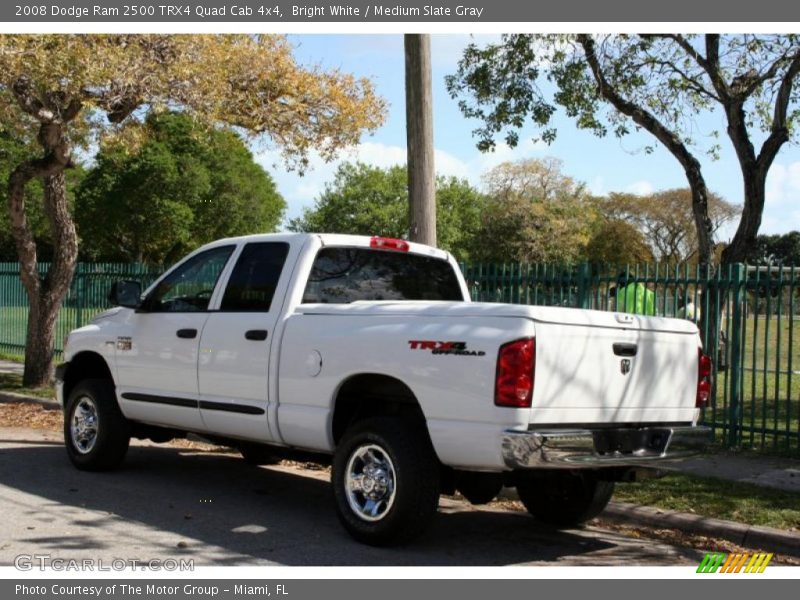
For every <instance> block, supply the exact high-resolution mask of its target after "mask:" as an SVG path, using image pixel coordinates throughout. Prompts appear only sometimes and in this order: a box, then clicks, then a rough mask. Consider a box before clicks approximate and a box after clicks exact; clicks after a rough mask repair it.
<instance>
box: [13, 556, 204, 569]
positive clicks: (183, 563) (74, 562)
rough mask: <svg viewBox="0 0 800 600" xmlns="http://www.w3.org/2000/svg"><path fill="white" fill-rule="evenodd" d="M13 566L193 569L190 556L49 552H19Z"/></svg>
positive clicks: (40, 567) (37, 567) (32, 567)
mask: <svg viewBox="0 0 800 600" xmlns="http://www.w3.org/2000/svg"><path fill="white" fill-rule="evenodd" d="M14 567H16V568H17V569H18V570H20V571H34V570H40V571H44V570H52V571H77V572H80V571H126V570H129V569H133V570H140V571H194V559H192V558H164V559H161V558H148V559H138V558H112V559H110V560H108V559H106V560H103V559H102V558H58V557H54V556H51V555H50V554H19V555H17V556H15V557H14Z"/></svg>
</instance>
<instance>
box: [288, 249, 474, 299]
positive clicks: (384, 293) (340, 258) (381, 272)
mask: <svg viewBox="0 0 800 600" xmlns="http://www.w3.org/2000/svg"><path fill="white" fill-rule="evenodd" d="M357 300H455V301H461V300H464V296H463V295H462V293H461V287H460V286H459V284H458V279H457V278H456V274H455V273H454V272H453V267H452V266H451V265H450V263H448V262H447V261H445V260H441V259H438V258H431V257H428V256H421V255H419V254H407V253H405V252H393V251H385V250H373V249H367V248H322V249H321V250H320V251H319V252H318V253H317V257H316V259H314V266H313V267H312V269H311V275H310V276H309V278H308V284H307V285H306V290H305V294H303V302H304V303H306V304H308V303H318V302H320V303H328V304H347V303H349V302H356V301H357Z"/></svg>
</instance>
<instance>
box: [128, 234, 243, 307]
mask: <svg viewBox="0 0 800 600" xmlns="http://www.w3.org/2000/svg"><path fill="white" fill-rule="evenodd" d="M239 246H240V245H237V244H224V245H221V246H214V247H213V248H206V249H204V250H196V251H195V252H192V253H191V254H188V255H187V256H185V257H184V258H183V260H181V261H180V262H179V263H177V264H175V265H174V266H173V267H172V268H171V269H169V270H167V271H165V272H164V274H163V275H161V277H159V278H158V279H156V280H155V281H154V282H153V284H152V285H151V286H150V287H149V288H148V289H147V290H146V291H145V294H144V301H143V303H142V306H143V307H146V306H147V305H148V303H149V302H150V299H151V297H152V296H153V294H155V292H156V290H158V287H159V286H160V285H161V283H162V282H163V281H164V280H165V279H167V278H168V277H170V276H171V275H172V274H173V273H175V272H176V271H178V270H179V269H181V268H183V267H184V266H185V265H186V263H188V262H189V261H190V260H192V259H194V258H195V257H197V256H200V255H202V254H205V253H207V252H212V251H214V250H219V249H221V248H232V250H231V253H230V254H229V255H228V259H227V262H226V263H225V266H224V267H223V269H222V271H220V274H219V276H218V277H217V282H216V284H215V285H214V291H213V293H212V294H211V298H210V299H209V302H208V306H207V307H206V309H205V310H202V311H199V310H198V311H160V310H156V311H151V310H149V309H148V308H143V309H137V312H146V313H150V312H152V313H153V314H170V313H172V314H179V313H208V312H214V306H215V305H214V301H215V299H216V298H217V296H218V294H219V292H220V289H221V288H220V284H221V283H222V280H223V276H224V275H225V274H226V272H228V270H229V268H230V267H231V264H232V261H231V259H232V258H233V257H234V256H237V255H238V253H239V252H240V250H241V248H240V247H239ZM222 289H224V288H222Z"/></svg>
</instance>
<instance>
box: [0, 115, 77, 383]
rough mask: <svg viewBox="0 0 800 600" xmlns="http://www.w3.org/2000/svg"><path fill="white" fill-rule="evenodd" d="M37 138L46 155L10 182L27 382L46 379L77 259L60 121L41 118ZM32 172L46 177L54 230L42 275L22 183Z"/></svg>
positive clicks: (67, 163)
mask: <svg viewBox="0 0 800 600" xmlns="http://www.w3.org/2000/svg"><path fill="white" fill-rule="evenodd" d="M38 140H39V143H40V144H41V146H42V147H43V149H44V151H45V156H44V157H43V158H40V159H32V160H28V161H26V162H24V163H22V164H20V165H18V166H17V168H15V169H14V171H13V172H12V173H11V176H10V177H9V181H8V209H9V217H10V221H11V231H12V234H13V235H14V241H15V242H16V246H17V254H18V255H19V262H20V279H21V280H22V283H23V285H24V286H25V291H26V292H27V294H28V302H29V306H30V310H29V313H28V329H27V335H26V345H25V371H24V374H23V376H22V380H23V384H24V385H26V386H30V387H40V386H44V385H47V384H48V383H50V380H51V376H52V359H53V348H54V343H55V325H56V319H57V318H58V312H59V310H60V308H61V303H62V302H63V300H64V297H65V296H66V295H67V292H68V291H69V287H70V284H71V283H72V276H73V274H74V272H75V264H76V262H77V259H78V236H77V234H76V232H75V224H74V223H73V221H72V217H71V216H70V214H69V207H68V206H67V189H66V177H65V175H64V170H65V169H66V168H67V167H69V166H70V165H71V153H70V146H69V141H68V140H67V137H66V135H65V134H64V130H63V123H58V122H47V123H42V125H41V127H40V130H39V136H38ZM36 177H39V178H41V179H42V181H43V182H44V198H43V205H44V214H45V216H46V217H47V220H48V223H49V225H50V230H51V232H52V235H53V261H52V263H51V265H50V270H49V271H48V272H47V275H45V276H44V277H42V276H41V273H40V272H39V267H38V259H37V249H36V242H35V240H34V237H33V232H32V231H31V228H30V224H29V223H28V220H27V217H26V214H25V186H26V185H27V184H28V182H29V181H30V180H31V179H34V178H36Z"/></svg>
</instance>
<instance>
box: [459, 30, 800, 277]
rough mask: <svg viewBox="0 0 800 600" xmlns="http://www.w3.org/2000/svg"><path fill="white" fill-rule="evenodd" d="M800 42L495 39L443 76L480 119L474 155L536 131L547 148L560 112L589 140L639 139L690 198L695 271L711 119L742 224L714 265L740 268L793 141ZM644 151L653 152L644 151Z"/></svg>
mask: <svg viewBox="0 0 800 600" xmlns="http://www.w3.org/2000/svg"><path fill="white" fill-rule="evenodd" d="M798 73H800V37H798V36H797V35H794V34H790V35H752V34H742V35H725V36H721V35H718V34H707V35H705V36H697V35H682V34H663V35H662V34H647V35H645V34H640V35H627V34H623V35H620V34H615V35H596V36H593V35H585V34H582V35H542V34H514V35H505V36H503V39H502V42H501V43H499V44H489V45H487V46H485V47H478V46H477V45H476V44H472V45H470V46H469V47H468V48H467V49H466V50H465V52H464V55H463V58H462V60H461V61H460V63H459V68H458V71H457V73H456V74H454V75H452V76H450V77H448V79H447V85H448V89H449V90H450V93H451V95H453V96H454V97H457V98H459V99H460V100H459V105H460V107H461V110H462V112H463V113H464V114H465V115H466V116H468V117H471V118H476V119H478V120H480V121H481V126H480V127H479V128H478V129H476V130H475V134H476V136H477V137H478V147H479V148H481V149H483V150H488V149H491V148H492V147H493V146H494V144H495V143H496V137H497V136H499V135H504V137H505V141H506V142H507V143H508V144H509V145H510V146H512V147H513V146H515V145H516V144H517V143H518V141H519V135H520V134H519V130H520V129H521V128H522V127H523V126H524V125H525V124H526V123H532V124H533V125H534V126H535V127H536V128H537V131H538V134H537V135H538V136H539V137H541V138H542V139H544V140H545V141H548V142H549V141H552V140H553V139H554V138H555V136H556V130H555V127H554V126H553V123H552V117H553V115H554V114H555V112H556V111H557V110H558V109H559V107H560V108H561V109H563V110H564V112H565V113H566V115H567V116H568V117H570V118H573V119H574V120H575V122H576V124H577V126H578V127H579V128H581V129H587V130H589V131H591V132H593V133H594V134H596V135H599V136H604V135H607V134H608V133H609V132H611V133H613V134H614V135H616V136H624V135H627V134H628V133H630V132H631V131H634V130H639V129H642V130H645V131H647V132H648V133H649V134H651V135H652V136H653V137H654V138H655V140H656V141H657V143H659V144H661V145H662V146H663V147H664V148H666V149H667V150H668V151H669V152H670V153H671V154H672V155H673V157H674V158H675V159H676V160H677V161H678V162H679V164H680V165H681V168H682V169H683V171H684V173H685V174H686V178H687V182H688V184H689V187H690V188H691V191H692V209H693V217H694V223H695V227H696V230H697V231H696V235H697V240H698V246H699V258H700V262H701V263H704V264H710V263H711V261H712V260H713V232H712V230H713V223H712V221H711V217H710V215H709V212H708V207H709V204H708V202H709V191H708V189H707V186H706V182H705V178H704V176H703V171H702V165H701V162H700V159H699V158H698V156H697V151H698V149H700V150H701V151H702V150H705V151H707V152H708V153H709V154H710V155H711V156H716V155H717V154H718V153H719V149H720V146H719V139H720V137H721V133H722V132H718V131H711V132H710V137H709V140H708V141H709V142H710V143H708V144H706V145H705V147H704V148H699V144H698V141H699V140H698V139H697V137H696V136H697V131H698V128H697V126H696V122H695V121H696V118H697V117H698V116H699V115H702V114H709V113H713V112H715V111H716V112H717V113H718V114H720V115H721V116H722V118H723V120H724V123H725V128H724V132H725V134H727V136H728V138H729V140H730V143H731V147H732V148H733V150H734V152H735V155H736V158H737V160H738V163H739V167H740V171H741V174H742V190H743V193H742V198H743V201H744V205H743V210H742V216H741V219H740V221H739V225H738V228H737V230H736V234H735V235H734V237H733V239H732V240H731V243H730V244H729V245H728V246H727V247H726V249H725V250H724V252H723V257H722V260H723V262H725V263H731V262H736V261H740V260H743V258H744V256H745V255H746V253H747V251H748V249H749V248H751V247H752V245H753V244H754V243H755V237H756V234H757V233H758V229H759V227H760V225H761V217H762V213H763V209H764V200H765V182H766V177H767V174H768V172H769V169H770V167H771V165H772V163H773V161H774V160H775V157H776V156H777V154H778V152H779V150H780V149H781V148H782V146H783V145H784V144H785V143H786V142H787V141H789V140H791V139H793V138H794V139H797V138H796V135H797V127H796V126H795V125H796V123H797V119H798V116H800V109H798V102H797V101H798V97H799V96H800V93H798V89H797V86H796V85H795V80H796V78H797V76H798ZM647 150H652V147H649V148H647Z"/></svg>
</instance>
